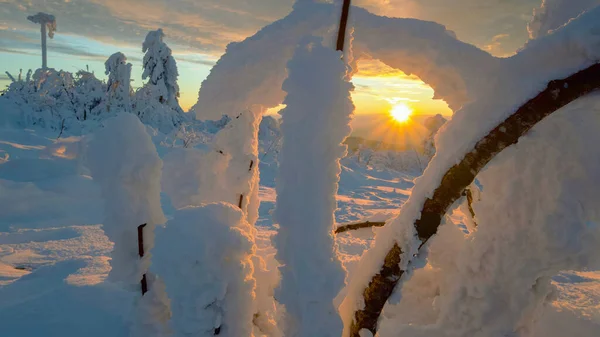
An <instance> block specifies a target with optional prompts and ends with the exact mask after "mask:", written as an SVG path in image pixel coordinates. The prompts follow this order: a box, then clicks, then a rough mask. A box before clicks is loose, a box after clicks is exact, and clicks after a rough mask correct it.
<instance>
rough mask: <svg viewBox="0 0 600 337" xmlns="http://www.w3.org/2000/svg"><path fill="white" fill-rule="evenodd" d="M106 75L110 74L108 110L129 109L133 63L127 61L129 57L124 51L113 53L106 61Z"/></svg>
mask: <svg viewBox="0 0 600 337" xmlns="http://www.w3.org/2000/svg"><path fill="white" fill-rule="evenodd" d="M104 66H105V69H106V75H108V81H107V82H106V86H107V90H108V92H107V95H108V102H107V104H106V105H107V107H106V108H107V110H108V111H109V112H110V110H111V109H112V110H113V111H120V110H123V111H129V110H130V109H131V102H130V98H129V96H130V91H131V89H130V79H131V63H127V57H125V55H124V54H123V53H120V52H117V53H114V54H112V55H111V56H110V57H109V58H108V60H106V62H105V63H104Z"/></svg>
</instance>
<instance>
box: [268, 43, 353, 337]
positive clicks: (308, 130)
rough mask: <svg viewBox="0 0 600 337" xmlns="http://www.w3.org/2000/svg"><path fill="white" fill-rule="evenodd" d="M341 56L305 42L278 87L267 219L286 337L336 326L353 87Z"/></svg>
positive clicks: (332, 330) (326, 332) (331, 332)
mask: <svg viewBox="0 0 600 337" xmlns="http://www.w3.org/2000/svg"><path fill="white" fill-rule="evenodd" d="M340 57H341V53H339V52H337V51H334V50H333V49H331V48H328V47H324V46H322V41H321V39H319V38H314V37H313V38H307V39H305V40H303V42H302V43H301V44H300V45H299V46H298V48H296V51H295V53H294V57H293V58H292V59H291V60H290V62H289V63H288V73H289V77H288V79H287V80H286V81H285V82H284V83H283V90H285V91H286V92H287V96H286V99H285V101H284V104H286V106H287V107H286V108H285V109H284V110H283V111H281V112H280V113H281V115H282V124H281V132H282V135H283V145H282V149H281V155H280V164H279V174H278V177H277V188H276V190H277V203H276V208H275V212H274V214H273V220H274V222H275V223H278V224H279V231H278V233H277V236H276V237H275V241H274V244H275V247H276V248H277V255H276V257H277V260H278V261H279V262H280V263H281V266H280V267H279V270H280V272H281V283H280V285H279V288H278V289H277V291H276V298H277V300H278V301H279V303H281V304H283V305H284V306H285V311H286V319H285V323H284V334H285V335H287V336H316V335H319V336H336V335H338V334H339V331H340V330H341V326H342V324H341V320H340V318H339V316H338V314H337V312H336V310H335V308H334V306H333V299H334V297H335V296H336V294H337V292H338V291H339V290H340V289H341V288H342V287H343V285H344V277H345V272H344V270H343V268H342V266H341V264H340V262H339V260H338V257H337V253H336V247H335V246H334V240H333V235H332V234H333V233H332V231H333V225H334V214H333V213H334V211H335V209H336V201H335V197H334V196H335V194H336V190H337V183H338V181H339V175H340V173H341V167H340V164H339V161H340V159H341V158H342V157H343V156H344V155H345V152H346V146H345V145H342V144H341V143H342V142H343V141H344V139H345V138H346V137H347V136H348V135H349V134H350V131H351V129H350V126H349V123H350V120H351V117H352V114H353V113H354V105H353V103H352V100H351V98H350V92H351V91H352V90H353V89H354V87H353V85H352V84H351V83H349V82H348V81H346V80H344V78H345V77H346V72H347V67H346V65H345V64H344V62H342V61H341V60H340ZM308 134H310V138H307V135H308Z"/></svg>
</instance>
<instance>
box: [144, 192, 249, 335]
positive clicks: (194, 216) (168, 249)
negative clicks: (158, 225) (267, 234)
mask: <svg viewBox="0 0 600 337" xmlns="http://www.w3.org/2000/svg"><path fill="white" fill-rule="evenodd" d="M248 227H249V226H248V224H247V223H246V220H245V219H244V216H243V214H242V212H241V211H240V210H239V209H238V208H237V206H233V205H231V204H226V203H215V204H206V205H203V206H199V207H188V208H184V209H181V210H178V211H177V212H176V213H175V214H174V218H173V220H171V221H169V223H168V224H167V226H166V228H164V229H160V230H158V231H157V244H156V249H155V250H156V252H155V253H156V254H155V257H156V258H155V261H154V266H155V269H156V271H157V272H158V274H159V275H162V277H163V278H164V280H165V284H166V291H167V293H168V294H169V297H170V299H171V308H172V311H173V316H172V320H171V326H172V328H173V330H174V333H175V336H213V335H214V334H215V333H214V331H215V329H219V331H220V333H219V336H225V337H233V336H236V337H237V336H240V337H243V336H251V334H252V318H253V314H254V312H253V311H252V308H253V299H254V288H255V280H254V278H253V277H252V272H253V263H252V259H251V256H252V255H253V253H254V250H255V245H254V238H253V236H252V233H249V232H248Z"/></svg>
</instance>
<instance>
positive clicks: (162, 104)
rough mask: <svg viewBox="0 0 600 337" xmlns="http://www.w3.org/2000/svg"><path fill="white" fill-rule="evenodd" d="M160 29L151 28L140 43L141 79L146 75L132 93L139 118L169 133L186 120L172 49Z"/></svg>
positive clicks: (135, 110)
mask: <svg viewBox="0 0 600 337" xmlns="http://www.w3.org/2000/svg"><path fill="white" fill-rule="evenodd" d="M164 36H165V34H164V33H163V31H162V29H158V30H155V31H151V32H149V33H148V35H146V39H145V40H144V43H143V44H142V50H143V52H144V53H145V54H144V60H143V62H144V64H143V66H144V72H143V73H142V78H143V79H148V82H147V83H146V84H144V86H143V87H142V88H140V89H139V90H137V92H136V93H135V98H134V104H133V111H134V113H135V114H137V115H138V117H139V118H140V119H141V120H142V122H144V123H146V124H150V125H152V126H154V127H156V128H157V129H158V130H159V131H161V132H162V133H165V134H168V133H170V132H172V131H173V130H177V129H179V127H180V125H181V124H182V123H184V122H186V121H187V120H188V118H187V116H186V115H185V114H184V113H183V110H181V107H180V106H179V102H178V100H177V99H178V97H179V86H178V85H177V76H178V73H177V64H176V63H175V59H174V58H173V56H172V55H171V49H170V48H169V47H168V46H167V45H166V44H165V43H164V42H163V37H164Z"/></svg>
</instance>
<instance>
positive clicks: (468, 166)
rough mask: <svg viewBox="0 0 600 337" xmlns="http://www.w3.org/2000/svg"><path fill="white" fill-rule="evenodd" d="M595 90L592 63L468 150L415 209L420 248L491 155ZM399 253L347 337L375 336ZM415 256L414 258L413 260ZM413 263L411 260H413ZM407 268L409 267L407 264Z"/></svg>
mask: <svg viewBox="0 0 600 337" xmlns="http://www.w3.org/2000/svg"><path fill="white" fill-rule="evenodd" d="M599 88H600V63H596V64H594V65H592V66H590V67H588V68H586V69H584V70H581V71H579V72H577V73H576V74H574V75H571V76H569V77H567V78H565V79H562V80H554V81H551V82H550V83H548V86H547V88H546V89H545V90H544V91H542V92H541V93H540V94H538V95H537V96H536V97H535V98H533V99H531V100H529V101H528V102H527V103H525V104H524V105H523V106H521V107H520V108H519V109H518V110H517V111H516V112H515V113H513V114H512V115H511V116H509V117H508V118H507V119H506V120H504V121H503V122H502V123H500V124H499V125H498V126H496V128H494V129H493V130H492V131H490V132H489V133H488V134H487V135H486V136H485V137H483V138H482V139H481V140H480V141H479V142H477V144H476V145H475V147H474V149H473V150H471V151H470V152H469V153H467V154H466V155H465V156H464V157H463V159H462V160H461V161H460V162H459V163H458V164H456V165H454V166H452V167H451V168H450V169H449V170H448V171H447V172H446V173H445V174H444V177H443V179H442V181H441V183H440V185H439V186H438V187H437V188H436V189H435V191H434V192H433V196H432V197H431V198H428V199H427V200H426V201H425V204H424V205H423V208H422V209H421V216H420V218H419V219H415V222H414V226H415V229H416V232H417V235H418V238H419V240H420V241H421V245H420V247H419V248H421V247H423V245H424V244H425V243H427V241H429V239H430V238H431V237H432V236H433V235H435V234H436V233H437V230H438V227H439V226H440V223H441V220H442V217H443V216H444V215H445V213H446V211H447V210H448V208H449V207H450V206H451V205H452V204H453V203H454V202H455V201H456V200H458V199H459V198H460V197H461V194H462V192H463V191H464V190H465V188H467V187H468V186H469V185H470V184H471V183H473V181H474V180H475V177H476V175H477V174H478V173H479V171H481V169H483V168H484V167H485V166H486V165H487V164H488V163H489V162H490V161H491V160H492V159H493V158H494V157H495V156H496V155H497V154H499V153H500V152H501V151H502V150H504V149H505V148H507V147H509V146H511V145H513V144H516V143H517V142H518V141H519V138H520V137H521V136H523V135H524V134H526V133H527V132H528V131H529V130H530V129H531V128H532V127H533V126H535V125H536V124H537V123H538V122H540V121H541V120H543V119H544V118H545V117H547V116H549V115H550V114H552V113H553V112H555V111H557V110H558V109H560V108H562V107H564V106H565V105H567V104H569V103H570V102H572V101H574V100H576V99H577V98H579V97H582V96H584V95H586V94H588V93H590V92H591V91H594V90H596V89H599ZM402 254H403V251H402V248H401V247H400V246H399V245H398V244H397V243H396V244H394V245H393V247H392V248H391V249H390V250H389V251H388V253H387V255H386V257H385V260H384V263H383V265H382V266H381V268H380V269H379V272H378V273H377V274H376V275H374V276H373V277H372V278H371V281H370V282H369V284H368V286H367V288H366V289H365V290H364V292H363V300H364V306H363V308H362V309H359V310H357V311H355V312H354V314H353V317H352V323H351V327H350V336H351V337H360V336H363V335H364V334H361V333H360V331H361V330H363V329H366V330H369V331H370V332H371V333H373V335H375V333H376V331H377V321H378V319H379V315H380V314H381V311H382V309H383V307H384V305H385V303H386V302H387V300H388V298H389V297H390V296H391V295H392V293H393V292H394V289H395V287H396V285H397V284H398V281H400V278H401V277H402V275H403V274H404V272H405V270H403V269H401V268H400V262H401V255H402ZM417 255H418V254H417ZM415 257H416V256H415ZM408 265H409V266H410V261H409V262H408Z"/></svg>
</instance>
